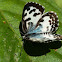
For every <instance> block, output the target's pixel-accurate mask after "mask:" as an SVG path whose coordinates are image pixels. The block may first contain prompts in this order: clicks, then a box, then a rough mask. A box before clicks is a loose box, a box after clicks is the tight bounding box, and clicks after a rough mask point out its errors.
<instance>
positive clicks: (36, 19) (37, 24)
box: [19, 2, 62, 43]
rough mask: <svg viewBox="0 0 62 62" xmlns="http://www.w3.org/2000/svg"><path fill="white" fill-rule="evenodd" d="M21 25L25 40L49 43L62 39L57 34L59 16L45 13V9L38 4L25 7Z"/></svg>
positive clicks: (51, 12)
mask: <svg viewBox="0 0 62 62" xmlns="http://www.w3.org/2000/svg"><path fill="white" fill-rule="evenodd" d="M21 25H22V26H21ZM21 25H20V26H21V28H20V27H19V29H20V31H21V32H22V33H23V34H22V35H23V39H25V40H31V41H32V42H40V43H42V42H45V41H47V43H48V42H51V41H56V40H61V39H62V36H61V35H56V34H55V33H56V31H57V29H58V26H59V20H58V16H57V14H56V13H55V12H53V11H50V12H46V13H44V7H43V6H41V5H39V4H37V3H34V2H30V3H29V2H28V3H27V4H26V5H25V6H24V9H23V13H22V23H21ZM21 32H20V33H21Z"/></svg>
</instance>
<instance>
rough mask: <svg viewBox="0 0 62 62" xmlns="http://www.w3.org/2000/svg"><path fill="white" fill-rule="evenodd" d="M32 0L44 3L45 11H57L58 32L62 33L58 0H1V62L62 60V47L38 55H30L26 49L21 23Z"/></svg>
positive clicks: (59, 61)
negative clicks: (24, 12)
mask: <svg viewBox="0 0 62 62" xmlns="http://www.w3.org/2000/svg"><path fill="white" fill-rule="evenodd" d="M30 1H32V2H37V3H39V4H41V5H43V6H44V7H45V12H48V11H54V12H56V13H57V15H58V16H59V24H60V26H59V29H58V31H57V33H58V34H62V17H61V16H62V9H61V7H60V6H58V4H57V2H56V0H0V62H62V47H61V48H59V49H58V50H57V51H54V50H51V52H50V53H48V54H47V55H46V56H45V55H43V56H37V57H33V56H29V55H27V54H26V52H25V51H24V49H23V47H22V46H23V42H22V38H21V36H20V33H19V24H20V21H21V19H22V12H23V8H24V5H25V4H26V3H27V2H30ZM57 1H58V0H57ZM61 5H62V4H61ZM21 48H22V51H21ZM20 52H21V56H20Z"/></svg>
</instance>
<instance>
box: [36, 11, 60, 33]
mask: <svg viewBox="0 0 62 62" xmlns="http://www.w3.org/2000/svg"><path fill="white" fill-rule="evenodd" d="M58 22H59V20H58V16H57V15H56V13H54V12H53V11H50V12H47V13H45V14H43V15H42V17H41V18H40V20H39V21H38V23H37V25H36V27H37V26H41V28H40V29H41V32H51V33H55V32H56V30H57V29H58V26H59V23H58Z"/></svg>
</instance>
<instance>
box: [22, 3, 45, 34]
mask: <svg viewBox="0 0 62 62" xmlns="http://www.w3.org/2000/svg"><path fill="white" fill-rule="evenodd" d="M43 12H44V7H43V6H41V5H39V4H36V3H33V2H30V3H27V4H26V5H25V6H24V9H23V14H22V29H23V32H24V33H26V32H28V31H30V30H33V29H34V28H35V25H36V24H37V22H38V20H39V19H40V18H41V16H42V14H43ZM32 27H33V28H32Z"/></svg>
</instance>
